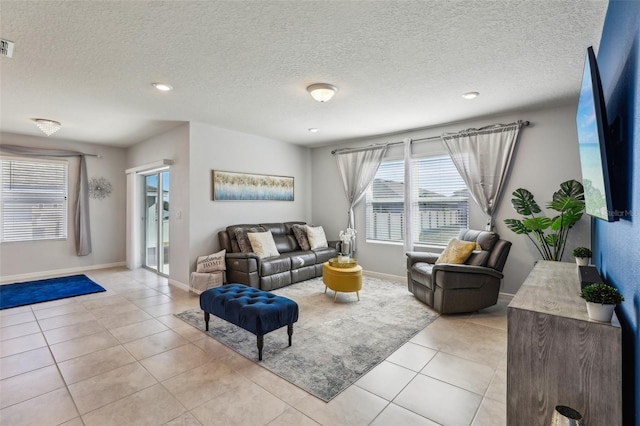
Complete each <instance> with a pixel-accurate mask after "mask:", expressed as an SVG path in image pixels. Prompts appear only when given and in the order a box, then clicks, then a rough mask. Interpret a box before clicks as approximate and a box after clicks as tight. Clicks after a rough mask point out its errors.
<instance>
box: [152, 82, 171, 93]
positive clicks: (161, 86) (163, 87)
mask: <svg viewBox="0 0 640 426" xmlns="http://www.w3.org/2000/svg"><path fill="white" fill-rule="evenodd" d="M153 87H155V88H156V89H158V90H160V91H162V92H168V91H169V90H173V86H172V85H170V84H167V83H153Z"/></svg>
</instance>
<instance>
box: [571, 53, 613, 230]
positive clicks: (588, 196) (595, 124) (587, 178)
mask: <svg viewBox="0 0 640 426" xmlns="http://www.w3.org/2000/svg"><path fill="white" fill-rule="evenodd" d="M576 126H577V129H578V148H579V150H580V165H581V168H582V185H583V186H584V201H585V208H586V209H585V212H586V213H587V214H588V215H591V216H593V217H597V218H599V219H602V220H606V221H609V222H611V221H613V220H614V219H615V217H614V214H613V206H612V201H611V200H612V197H611V188H610V178H609V167H608V162H607V140H608V135H609V126H608V124H607V113H606V110H605V103H604V95H603V92H602V84H601V82H600V74H599V72H598V65H597V63H596V57H595V54H594V53H593V48H591V47H589V48H588V49H587V57H586V59H585V63H584V71H583V75H582V86H581V87H580V98H579V100H578V110H577V112H576Z"/></svg>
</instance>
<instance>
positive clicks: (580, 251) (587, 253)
mask: <svg viewBox="0 0 640 426" xmlns="http://www.w3.org/2000/svg"><path fill="white" fill-rule="evenodd" d="M571 254H572V255H573V257H575V258H576V264H578V266H587V265H588V264H589V258H590V257H591V255H592V253H591V250H590V249H589V248H587V247H576V248H574V249H573V251H572V252H571Z"/></svg>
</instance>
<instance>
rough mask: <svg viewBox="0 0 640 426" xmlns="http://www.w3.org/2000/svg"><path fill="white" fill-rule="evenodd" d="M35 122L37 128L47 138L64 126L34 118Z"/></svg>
mask: <svg viewBox="0 0 640 426" xmlns="http://www.w3.org/2000/svg"><path fill="white" fill-rule="evenodd" d="M33 121H35V122H36V126H38V128H39V129H40V130H42V131H43V132H44V134H45V135H47V136H51V135H52V134H54V133H55V132H57V131H58V130H60V128H61V127H62V124H60V123H58V122H57V121H53V120H47V119H44V118H34V119H33Z"/></svg>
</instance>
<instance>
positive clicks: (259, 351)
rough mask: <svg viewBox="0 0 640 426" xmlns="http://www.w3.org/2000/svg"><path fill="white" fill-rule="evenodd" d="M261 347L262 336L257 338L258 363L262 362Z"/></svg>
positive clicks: (262, 344)
mask: <svg viewBox="0 0 640 426" xmlns="http://www.w3.org/2000/svg"><path fill="white" fill-rule="evenodd" d="M263 346H264V336H258V361H262V347H263Z"/></svg>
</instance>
